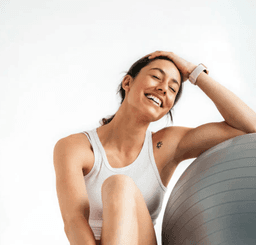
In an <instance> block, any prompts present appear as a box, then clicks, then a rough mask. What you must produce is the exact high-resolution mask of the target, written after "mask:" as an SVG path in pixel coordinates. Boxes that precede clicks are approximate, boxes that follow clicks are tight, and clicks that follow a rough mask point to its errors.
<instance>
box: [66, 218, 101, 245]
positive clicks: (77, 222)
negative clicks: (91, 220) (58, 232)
mask: <svg viewBox="0 0 256 245" xmlns="http://www.w3.org/2000/svg"><path fill="white" fill-rule="evenodd" d="M65 232H66V235H67V238H68V240H69V242H70V244H71V245H96V241H95V238H94V235H93V232H92V229H91V227H90V226H89V224H88V222H87V220H86V219H85V218H84V217H77V218H75V219H73V220H72V221H70V222H69V223H68V224H66V225H65Z"/></svg>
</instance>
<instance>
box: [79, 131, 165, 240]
mask: <svg viewBox="0 0 256 245" xmlns="http://www.w3.org/2000/svg"><path fill="white" fill-rule="evenodd" d="M83 133H84V134H85V135H86V136H87V137H88V139H89V141H90V143H91V145H92V148H93V152H94V158H95V161H94V165H93V167H92V169H91V171H90V172H89V173H88V174H87V175H86V176H84V181H85V185H86V190H87V194H88V199H89V205H90V216H89V225H90V227H91V229H92V231H93V233H94V236H95V239H96V240H100V239H101V228H102V221H103V219H102V210H103V208H102V198H101V186H102V184H103V182H104V181H105V180H106V179H107V178H108V177H110V176H112V175H116V174H124V175H127V176H129V177H131V178H132V179H133V181H134V182H135V184H136V185H137V187H138V188H139V189H140V191H141V193H142V195H143V197H144V200H145V203H146V205H147V208H148V210H149V213H150V216H151V219H152V222H153V224H154V225H155V224H156V219H157V217H158V215H159V213H160V211H161V208H162V203H163V198H164V195H165V193H166V190H167V188H166V187H165V186H164V185H163V183H162V180H161V178H160V175H159V172H158V169H157V166H156V163H155V159H154V155H153V143H152V133H151V131H149V130H147V131H146V136H145V140H144V143H143V146H142V149H141V151H140V153H139V155H138V157H137V158H136V160H135V161H134V162H133V163H131V164H130V165H128V166H126V167H123V168H112V167H111V166H110V164H109V162H108V159H107V156H106V152H105V150H104V148H103V146H102V144H101V142H100V139H99V137H98V134H97V128H95V129H93V130H89V131H88V130H87V131H84V132H83Z"/></svg>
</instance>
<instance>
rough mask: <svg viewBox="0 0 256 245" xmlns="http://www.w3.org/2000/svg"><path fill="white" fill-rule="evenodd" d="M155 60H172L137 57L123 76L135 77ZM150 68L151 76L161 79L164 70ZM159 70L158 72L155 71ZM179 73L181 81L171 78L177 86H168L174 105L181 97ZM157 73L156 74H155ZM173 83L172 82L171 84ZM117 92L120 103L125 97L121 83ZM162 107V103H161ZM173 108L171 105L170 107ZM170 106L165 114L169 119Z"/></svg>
mask: <svg viewBox="0 0 256 245" xmlns="http://www.w3.org/2000/svg"><path fill="white" fill-rule="evenodd" d="M155 60H166V61H169V62H172V63H173V61H172V60H171V59H170V58H168V57H167V56H158V57H155V58H154V59H149V58H148V56H146V57H143V58H141V59H139V60H138V61H136V62H135V63H134V64H133V65H132V66H131V68H130V69H129V71H128V72H127V73H126V75H125V77H126V76H131V77H132V78H133V79H134V78H136V76H137V75H138V74H139V72H140V71H141V69H142V68H144V67H146V66H147V65H149V64H150V63H151V62H152V61H155ZM150 70H152V72H151V76H152V77H154V78H155V79H158V80H161V79H160V76H165V75H166V74H165V72H164V71H163V70H162V69H160V68H159V67H155V68H151V69H150ZM157 71H159V72H160V74H159V72H157ZM179 74H180V78H179V80H180V81H181V82H180V83H179V82H178V81H177V80H176V79H174V78H173V79H172V81H173V83H176V84H177V86H176V88H175V90H174V88H173V87H172V86H170V89H172V90H173V91H174V92H175V93H176V98H175V101H174V105H175V104H176V103H177V102H178V101H179V99H180V97H181V94H182V87H183V86H182V84H183V83H182V82H183V76H182V73H181V72H179ZM157 75H158V76H157ZM172 85H173V84H172ZM118 93H119V95H120V97H121V104H122V103H123V101H124V99H125V90H124V89H123V87H122V83H121V84H120V85H119V86H118ZM161 107H162V105H161ZM172 108H173V107H172ZM172 108H171V109H170V110H169V112H168V113H167V115H169V116H170V118H171V121H172V120H173V117H172V112H171V110H172ZM114 116H115V115H113V116H112V117H110V118H108V119H106V118H103V119H102V123H101V124H102V125H105V124H107V123H109V122H111V120H112V119H113V118H114Z"/></svg>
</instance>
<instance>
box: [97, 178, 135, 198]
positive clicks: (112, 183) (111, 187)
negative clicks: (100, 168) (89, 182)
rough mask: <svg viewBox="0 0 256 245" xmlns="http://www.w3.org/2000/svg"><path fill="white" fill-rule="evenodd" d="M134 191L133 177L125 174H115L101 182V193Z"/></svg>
mask: <svg viewBox="0 0 256 245" xmlns="http://www.w3.org/2000/svg"><path fill="white" fill-rule="evenodd" d="M134 192H136V185H135V183H134V181H133V179H132V178H131V177H129V176H127V175H123V174H117V175H112V176H110V177H108V178H107V179H106V180H105V181H104V182H103V184H102V187H101V193H102V195H103V194H104V193H106V194H107V195H108V196H109V195H111V194H114V195H117V194H118V193H126V194H129V193H130V194H131V193H134Z"/></svg>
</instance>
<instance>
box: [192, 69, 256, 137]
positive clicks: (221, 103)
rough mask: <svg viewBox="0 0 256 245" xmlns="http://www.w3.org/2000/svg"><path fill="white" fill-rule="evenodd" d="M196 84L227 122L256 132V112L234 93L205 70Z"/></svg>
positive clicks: (242, 129)
mask: <svg viewBox="0 0 256 245" xmlns="http://www.w3.org/2000/svg"><path fill="white" fill-rule="evenodd" d="M196 85H197V86H198V87H200V89H201V90H202V91H203V92H204V93H205V94H206V95H207V96H208V97H209V98H210V99H211V100H212V101H213V103H214V104H215V105H216V107H217V109H218V110H219V112H220V113H221V115H222V116H223V118H224V119H225V121H226V123H227V124H229V125H230V126H232V127H234V128H236V129H239V130H241V131H243V132H245V133H254V132H256V113H255V112H254V111H253V110H252V109H251V108H250V107H248V106H247V105H246V104H245V103H244V102H243V101H242V100H241V99H239V98H238V97H237V96H236V95H235V94H234V93H232V92H231V91H230V90H228V89H227V88H225V87H224V86H222V85H221V84H219V83H218V82H216V81H215V80H214V79H212V78H211V77H209V76H208V75H207V74H206V73H204V72H202V73H201V74H200V75H199V76H198V78H197V80H196Z"/></svg>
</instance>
